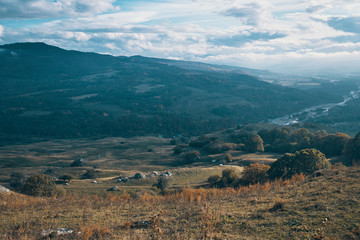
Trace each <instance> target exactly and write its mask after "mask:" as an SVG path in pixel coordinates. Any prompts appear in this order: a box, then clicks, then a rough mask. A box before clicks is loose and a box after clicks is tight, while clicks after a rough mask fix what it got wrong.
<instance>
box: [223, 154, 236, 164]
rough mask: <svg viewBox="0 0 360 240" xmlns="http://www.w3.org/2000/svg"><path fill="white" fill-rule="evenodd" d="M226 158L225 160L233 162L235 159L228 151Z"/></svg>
mask: <svg viewBox="0 0 360 240" xmlns="http://www.w3.org/2000/svg"><path fill="white" fill-rule="evenodd" d="M224 160H225V162H227V163H229V162H232V161H233V160H234V159H233V157H232V156H231V154H230V153H226V154H225V158H224Z"/></svg>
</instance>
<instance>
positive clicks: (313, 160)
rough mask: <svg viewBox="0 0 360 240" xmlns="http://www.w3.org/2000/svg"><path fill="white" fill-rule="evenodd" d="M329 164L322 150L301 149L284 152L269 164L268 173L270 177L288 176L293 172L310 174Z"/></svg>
mask: <svg viewBox="0 0 360 240" xmlns="http://www.w3.org/2000/svg"><path fill="white" fill-rule="evenodd" d="M330 166H331V164H330V163H329V161H328V160H327V159H326V158H325V155H324V154H323V153H322V152H320V151H318V150H316V149H303V150H301V151H297V152H295V154H292V153H286V154H284V155H283V156H282V157H281V158H279V159H278V160H277V161H276V162H274V163H273V164H272V165H271V168H270V169H269V171H268V174H269V177H270V178H271V179H275V178H290V177H292V176H293V175H294V174H300V173H304V174H311V173H313V172H315V171H317V170H320V169H324V168H328V167H330Z"/></svg>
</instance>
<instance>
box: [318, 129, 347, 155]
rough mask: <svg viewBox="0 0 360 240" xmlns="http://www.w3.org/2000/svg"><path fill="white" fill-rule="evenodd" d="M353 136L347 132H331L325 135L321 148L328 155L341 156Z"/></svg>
mask: <svg viewBox="0 0 360 240" xmlns="http://www.w3.org/2000/svg"><path fill="white" fill-rule="evenodd" d="M350 139H351V137H350V136H349V135H347V134H345V133H336V134H330V135H327V136H325V137H324V139H323V142H322V144H321V145H320V147H319V150H320V151H321V152H323V153H324V154H325V155H326V156H328V157H332V156H339V155H341V154H342V151H343V150H344V148H345V145H346V143H347V142H348V141H349V140H350Z"/></svg>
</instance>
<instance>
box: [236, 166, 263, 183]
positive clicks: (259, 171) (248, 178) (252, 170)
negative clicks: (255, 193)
mask: <svg viewBox="0 0 360 240" xmlns="http://www.w3.org/2000/svg"><path fill="white" fill-rule="evenodd" d="M269 169H270V166H268V165H264V164H258V163H255V164H250V166H248V167H245V169H244V172H243V175H242V177H241V179H240V180H241V184H243V185H249V184H255V183H265V182H266V181H267V180H268V174H267V171H268V170H269Z"/></svg>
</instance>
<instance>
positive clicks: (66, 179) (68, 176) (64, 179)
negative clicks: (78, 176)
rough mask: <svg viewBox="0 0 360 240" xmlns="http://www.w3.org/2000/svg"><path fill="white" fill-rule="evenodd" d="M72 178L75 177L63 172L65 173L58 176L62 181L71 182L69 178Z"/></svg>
mask: <svg viewBox="0 0 360 240" xmlns="http://www.w3.org/2000/svg"><path fill="white" fill-rule="evenodd" d="M74 178H75V177H74V176H73V175H71V174H65V175H63V176H61V177H59V179H61V180H63V181H64V182H71V180H72V179H74Z"/></svg>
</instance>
